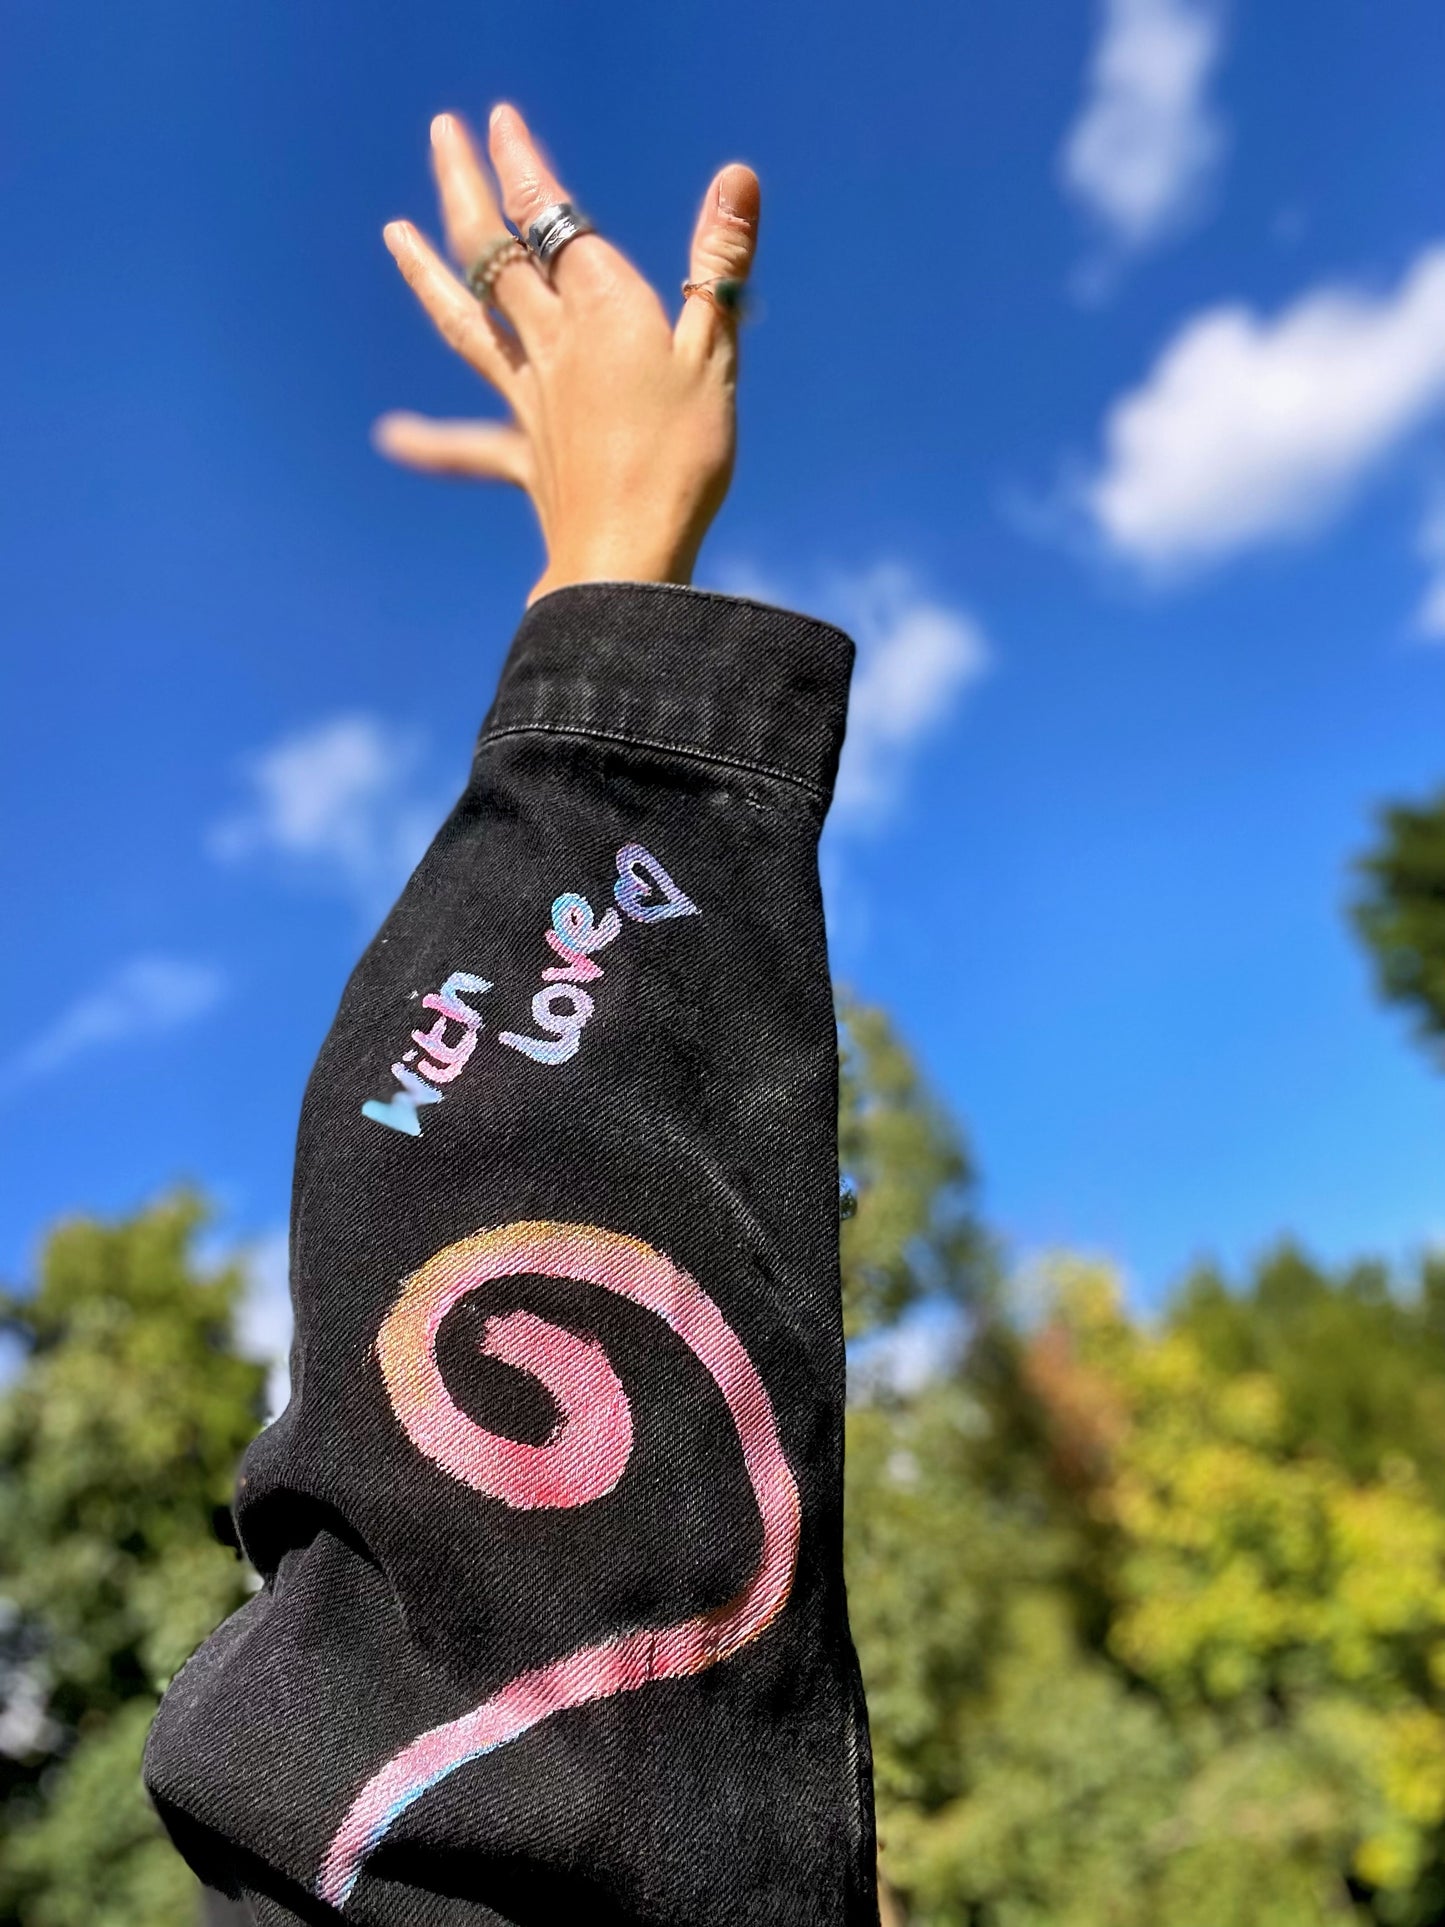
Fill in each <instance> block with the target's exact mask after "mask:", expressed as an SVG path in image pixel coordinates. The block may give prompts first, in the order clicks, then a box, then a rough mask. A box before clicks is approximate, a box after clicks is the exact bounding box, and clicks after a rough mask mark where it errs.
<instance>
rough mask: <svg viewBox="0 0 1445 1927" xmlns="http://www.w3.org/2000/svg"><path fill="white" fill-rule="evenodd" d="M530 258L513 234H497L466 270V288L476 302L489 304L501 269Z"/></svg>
mask: <svg viewBox="0 0 1445 1927" xmlns="http://www.w3.org/2000/svg"><path fill="white" fill-rule="evenodd" d="M531 258H532V257H531V255H530V254H529V253H528V252H527V248H526V246H525V244H524V243H523V242H521V241H519V240H518V239H517V237H516V235H515V234H499V235H497V236H496V237H495V238H494V239H493V240H491V241H488V243H487V245H486V246H485V247H484V248H483V249H482V251H481V253H480V254H479V255H478V256H477V258H476V260H475V261H474V262H473V263H472V265H471V267H470V268H469V269H468V270H467V286H468V287H469V288H470V289H471V291H472V293H473V294H474V295H475V296H476V297H477V299H478V301H480V302H483V303H484V304H485V303H490V302H491V300H492V290H493V288H494V287H495V286H496V282H497V276H498V275H499V274H500V273H501V272H502V269H503V268H507V267H510V266H511V264H512V263H513V261H530V260H531Z"/></svg>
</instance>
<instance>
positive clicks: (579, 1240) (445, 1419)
mask: <svg viewBox="0 0 1445 1927" xmlns="http://www.w3.org/2000/svg"><path fill="white" fill-rule="evenodd" d="M522 1274H531V1275H535V1276H541V1277H547V1278H559V1279H575V1280H578V1281H580V1282H582V1283H585V1284H592V1285H597V1286H599V1287H601V1288H602V1289H603V1290H605V1291H615V1292H617V1293H618V1294H619V1296H621V1297H623V1298H627V1299H629V1300H631V1302H632V1303H633V1304H636V1305H641V1306H643V1307H644V1308H645V1309H646V1310H648V1311H651V1312H655V1313H656V1314H657V1316H658V1317H659V1318H662V1319H665V1320H666V1322H667V1323H668V1324H669V1325H670V1326H671V1327H672V1329H673V1331H675V1332H676V1333H677V1335H678V1337H679V1338H681V1339H682V1340H683V1342H684V1343H685V1344H686V1345H687V1346H688V1347H689V1348H690V1349H691V1350H692V1352H693V1353H694V1354H695V1355H696V1357H697V1358H698V1359H699V1360H700V1361H701V1363H702V1364H703V1365H704V1366H706V1368H707V1370H708V1371H709V1373H711V1375H712V1378H713V1380H714V1382H715V1383H716V1385H717V1387H718V1390H719V1391H720V1392H721V1393H722V1395H723V1397H724V1399H725V1400H726V1401H727V1406H728V1410H729V1412H730V1413H731V1414H732V1418H733V1423H734V1425H736V1427H737V1432H738V1440H739V1442H740V1444H741V1446H742V1451H743V1462H744V1464H745V1465H746V1467H747V1472H748V1478H749V1480H750V1481H751V1484H752V1488H753V1494H754V1496H755V1498H756V1499H757V1503H758V1510H759V1512H760V1514H761V1515H762V1526H763V1543H762V1551H761V1554H760V1557H759V1559H758V1564H757V1567H756V1569H755V1570H754V1572H753V1574H752V1576H751V1578H750V1579H749V1580H748V1581H747V1583H746V1585H744V1586H743V1588H742V1590H741V1591H740V1592H738V1593H737V1594H736V1595H735V1596H734V1597H733V1598H732V1599H730V1600H728V1601H727V1602H726V1603H725V1604H724V1605H721V1606H717V1607H714V1608H713V1609H712V1610H711V1611H709V1612H704V1613H697V1614H695V1615H694V1616H693V1617H692V1618H690V1619H683V1620H679V1621H677V1622H676V1623H675V1624H674V1625H671V1626H661V1627H640V1628H636V1629H633V1630H630V1631H624V1632H619V1633H615V1634H613V1635H612V1637H611V1638H609V1639H605V1640H602V1641H601V1642H599V1643H598V1644H596V1645H592V1646H583V1647H580V1648H579V1649H578V1650H577V1651H576V1652H573V1653H568V1654H567V1655H566V1656H565V1657H563V1658H561V1659H556V1660H551V1661H549V1662H548V1663H547V1664H546V1665H543V1666H538V1667H534V1668H533V1669H532V1670H531V1671H529V1672H525V1673H519V1674H518V1675H517V1677H516V1678H515V1679H512V1680H509V1681H508V1682H507V1684H506V1685H505V1686H503V1687H501V1688H500V1689H499V1690H498V1691H497V1692H495V1693H493V1694H492V1695H491V1696H490V1698H488V1699H485V1700H483V1701H482V1703H481V1705H480V1706H477V1707H475V1708H473V1710H472V1711H471V1712H470V1713H464V1714H463V1715H462V1716H461V1717H460V1718H459V1719H455V1720H448V1721H446V1722H445V1723H444V1724H443V1725H441V1726H434V1727H431V1728H430V1729H429V1730H428V1731H427V1732H425V1733H422V1734H421V1735H419V1737H418V1738H416V1739H415V1740H413V1741H412V1742H411V1743H410V1745H408V1746H405V1747H403V1748H402V1750H401V1751H400V1752H399V1753H397V1754H395V1755H394V1756H393V1757H392V1758H391V1759H390V1760H388V1761H387V1763H386V1765H385V1766H383V1767H382V1768H381V1769H380V1770H379V1771H378V1772H377V1773H375V1774H373V1775H372V1777H371V1779H369V1780H368V1781H367V1783H366V1785H365V1786H364V1787H363V1788H362V1789H361V1791H360V1793H358V1794H357V1796H356V1798H355V1799H354V1800H353V1801H352V1803H351V1806H350V1808H349V1809H348V1811H347V1813H346V1817H345V1818H344V1819H343V1820H342V1822H341V1825H340V1826H339V1827H338V1828H337V1830H336V1833H335V1835H334V1837H333V1839H332V1841H331V1845H330V1847H329V1848H328V1849H327V1853H326V1858H325V1861H324V1862H323V1864H322V1868H321V1874H320V1877H319V1879H318V1880H317V1883H316V1891H317V1893H318V1894H319V1895H320V1897H321V1899H322V1900H324V1901H326V1902H327V1903H328V1904H330V1905H331V1906H334V1907H342V1906H344V1905H345V1903H346V1900H347V1897H348V1895H349V1894H350V1892H351V1890H352V1888H353V1887H354V1886H355V1884H356V1881H357V1878H358V1876H359V1874H360V1872H361V1868H362V1864H363V1862H364V1861H365V1859H366V1857H367V1855H368V1854H370V1853H371V1852H372V1851H373V1849H374V1848H375V1847H376V1846H377V1845H378V1844H379V1843H380V1842H381V1840H382V1839H383V1838H384V1837H385V1835H386V1833H387V1832H388V1830H389V1829H390V1827H391V1825H392V1823H393V1821H394V1820H396V1818H397V1817H398V1815H400V1814H401V1813H403V1812H405V1810H406V1809H407V1808H408V1807H409V1806H411V1805H412V1803H413V1802H414V1801H416V1800H418V1799H420V1797H421V1796H422V1794H424V1793H425V1792H426V1791H427V1790H428V1789H429V1788H431V1787H434V1786H435V1785H436V1784H437V1782H438V1781H439V1780H442V1779H444V1778H445V1777H446V1775H447V1774H449V1773H451V1772H454V1771H455V1769H456V1768H457V1767H459V1766H463V1765H465V1764H466V1762H467V1761H468V1760H475V1759H478V1758H480V1757H481V1755H482V1754H484V1753H491V1752H494V1751H495V1750H496V1749H497V1748H498V1747H500V1746H505V1745H506V1744H507V1742H508V1741H509V1740H515V1739H517V1738H518V1737H519V1736H520V1735H521V1734H523V1733H525V1732H526V1731H527V1730H528V1729H529V1728H530V1727H533V1726H536V1725H538V1724H539V1723H540V1722H541V1721H542V1720H545V1719H548V1718H550V1717H551V1716H552V1714H554V1713H560V1712H562V1711H563V1710H564V1709H566V1708H567V1707H573V1706H582V1705H585V1704H586V1703H587V1702H588V1701H589V1700H602V1699H608V1698H611V1697H612V1696H613V1695H614V1694H617V1693H627V1692H631V1691H632V1690H633V1689H634V1688H636V1687H639V1686H646V1685H647V1684H648V1683H649V1681H652V1680H659V1679H681V1678H683V1677H685V1676H686V1675H688V1674H690V1673H700V1672H703V1671H705V1670H706V1668H707V1667H709V1666H715V1665H717V1664H718V1662H719V1661H720V1660H724V1659H727V1658H728V1657H729V1656H730V1655H731V1654H733V1653H735V1652H736V1651H737V1650H738V1648H739V1647H740V1646H744V1645H746V1644H747V1643H748V1641H749V1640H752V1639H756V1638H757V1636H758V1635H759V1633H761V1632H762V1631H763V1630H764V1628H765V1627H767V1626H768V1625H770V1624H771V1622H772V1621H773V1620H774V1619H775V1618H776V1617H777V1615H778V1613H779V1612H780V1611H781V1610H782V1608H783V1605H784V1603H785V1602H786V1600H787V1597H788V1592H789V1590H790V1588H791V1586H792V1583H793V1572H794V1569H795V1567H796V1564H797V1557H798V1533H799V1527H800V1522H801V1506H800V1502H799V1498H798V1488H797V1483H796V1481H795V1480H794V1478H793V1475H792V1472H791V1470H790V1469H789V1466H788V1463H787V1460H786V1459H785V1458H784V1456H783V1447H782V1441H781V1440H780V1439H779V1437H778V1427H777V1420H776V1418H775V1417H774V1414H773V1407H772V1402H771V1400H770V1399H769V1397H768V1393H767V1388H766V1387H765V1386H764V1384H763V1382H762V1379H761V1378H760V1377H759V1376H758V1372H757V1368H756V1366H755V1365H754V1364H753V1362H752V1359H751V1358H750V1357H749V1356H748V1354H747V1351H746V1349H745V1348H744V1346H743V1344H742V1342H741V1340H740V1339H739V1338H738V1336H737V1334H736V1333H735V1332H734V1331H733V1329H732V1327H731V1326H730V1325H729V1324H728V1322H727V1320H726V1319H725V1318H724V1317H723V1315H722V1313H721V1312H720V1311H719V1310H718V1308H717V1306H716V1305H715V1304H714V1303H713V1301H712V1299H711V1298H709V1297H708V1295H707V1293H706V1292H705V1291H704V1290H703V1289H702V1287H701V1285H699V1284H698V1282H697V1280H696V1279H695V1278H692V1277H690V1276H689V1275H688V1273H687V1272H685V1271H683V1270H682V1269H681V1268H680V1267H679V1266H677V1265H675V1264H673V1262H672V1261H671V1259H670V1258H666V1257H664V1256H663V1254H662V1253H661V1252H660V1251H655V1250H654V1249H653V1248H652V1246H651V1245H647V1244H644V1243H643V1242H642V1240H641V1239H640V1238H630V1237H627V1236H625V1235H624V1234H623V1233H622V1232H618V1231H604V1230H601V1229H600V1228H598V1227H597V1226H595V1225H578V1224H548V1223H523V1224H509V1225H501V1226H499V1227H498V1228H497V1229H495V1230H493V1231H483V1232H480V1233H478V1234H477V1235H476V1236H475V1237H471V1238H463V1239H461V1240H460V1241H459V1242H458V1243H457V1244H454V1245H448V1246H447V1247H446V1248H445V1250H443V1251H439V1252H438V1253H437V1254H436V1256H435V1257H434V1258H431V1259H429V1260H428V1262H427V1263H426V1264H424V1265H423V1266H422V1267H421V1269H420V1270H419V1271H416V1272H413V1274H412V1275H411V1277H409V1278H408V1279H407V1280H406V1281H405V1283H404V1284H403V1286H402V1289H401V1294H400V1296H399V1297H398V1298H397V1301H396V1303H395V1304H394V1305H393V1306H392V1308H391V1310H390V1311H389V1312H388V1313H387V1315H386V1318H385V1319H384V1320H383V1322H382V1326H381V1330H380V1332H379V1334H378V1336H377V1343H376V1349H377V1356H378V1358H379V1360H380V1362H381V1370H382V1377H383V1379H384V1380H385V1383H386V1389H387V1394H388V1396H389V1398H390V1399H391V1403H392V1409H393V1410H394V1411H395V1413H396V1416H397V1419H398V1420H399V1422H400V1423H401V1425H402V1427H403V1429H404V1430H405V1432H406V1434H407V1436H408V1437H409V1438H410V1439H411V1441H412V1443H413V1444H414V1445H415V1446H416V1447H417V1449H418V1450H419V1451H421V1452H423V1453H425V1455H426V1456H427V1457H428V1458H429V1459H432V1460H433V1461H434V1462H435V1463H436V1464H438V1465H440V1466H442V1467H443V1468H444V1469H445V1470H446V1471H447V1472H449V1473H450V1474H451V1475H452V1476H453V1477H454V1478H457V1479H461V1480H463V1481H464V1482H465V1483H466V1484H468V1485H470V1486H473V1487H474V1488H475V1489H476V1490H477V1491H480V1492H485V1493H487V1494H488V1495H489V1496H491V1497H493V1498H498V1499H501V1500H502V1501H503V1502H504V1503H505V1504H507V1505H512V1506H519V1507H538V1506H574V1505H585V1504H586V1503H587V1502H588V1501H589V1500H591V1499H596V1498H601V1497H602V1496H603V1495H604V1494H605V1493H607V1492H610V1491H611V1490H612V1488H613V1487H614V1486H615V1485H616V1484H617V1481H618V1480H619V1479H620V1478H621V1476H622V1473H623V1471H624V1469H625V1467H626V1465H627V1460H628V1457H629V1455H630V1453H631V1450H632V1414H631V1410H630V1408H629V1406H628V1402H627V1395H626V1393H625V1391H624V1390H623V1388H622V1385H621V1383H620V1381H619V1379H618V1377H617V1374H616V1373H615V1372H614V1371H613V1369H612V1367H611V1365H610V1363H609V1362H608V1360H607V1356H606V1353H605V1352H604V1351H603V1349H602V1347H601V1346H600V1345H598V1344H596V1343H595V1342H594V1341H592V1340H589V1339H584V1338H580V1337H578V1336H577V1334H576V1333H574V1332H569V1331H565V1330H564V1329H563V1328H562V1327H561V1326H558V1325H553V1324H551V1323H550V1322H549V1321H547V1320H546V1319H542V1318H537V1317H535V1316H534V1315H533V1314H532V1313H530V1312H520V1311H519V1312H511V1313H509V1314H507V1315H506V1316H505V1317H501V1318H496V1319H492V1320H489V1321H488V1323H487V1325H486V1327H485V1329H484V1334H483V1340H482V1350H483V1352H484V1353H486V1354H487V1355H488V1356H490V1357H494V1358H499V1359H502V1360H504V1361H505V1362H506V1363H508V1364H511V1365H514V1366H516V1367H517V1368H519V1369H520V1370H523V1371H527V1372H530V1373H532V1374H533V1376H535V1377H536V1378H538V1379H539V1380H540V1381H541V1383H542V1384H543V1385H544V1386H545V1387H546V1388H547V1390H548V1392H549V1393H550V1394H551V1396H552V1398H553V1399H554V1400H555V1402H556V1404H557V1406H558V1411H559V1418H558V1421H557V1424H556V1426H555V1428H554V1430H553V1434H552V1437H551V1438H550V1439H549V1440H548V1441H547V1443H546V1444H545V1445H524V1444H520V1443H518V1442H517V1441H516V1440H513V1439H506V1438H501V1437H499V1436H498V1435H497V1434H495V1433H492V1432H488V1431H486V1430H485V1429H484V1428H483V1427H482V1426H479V1425H477V1424H476V1423H475V1422H474V1421H473V1420H472V1419H470V1418H468V1417H467V1416H466V1414H465V1413H463V1412H461V1411H460V1410H459V1409H458V1408H457V1406H456V1405H454V1404H453V1402H452V1399H451V1397H450V1395H449V1394H448V1392H447V1390H446V1387H445V1385H444V1384H443V1383H442V1377H441V1373H440V1371H439V1369H438V1367H437V1362H436V1338H437V1332H438V1329H439V1328H440V1326H441V1322H442V1320H443V1319H444V1318H445V1317H446V1315H447V1313H448V1312H449V1311H450V1310H451V1308H452V1306H453V1305H455V1304H456V1303H457V1302H458V1300H459V1299H461V1298H463V1297H465V1296H466V1294H467V1293H468V1292H471V1291H474V1290H476V1288H477V1287H478V1286H479V1285H482V1284H485V1283H486V1282H487V1281H488V1280H490V1279H494V1278H505V1277H515V1276H518V1275H522Z"/></svg>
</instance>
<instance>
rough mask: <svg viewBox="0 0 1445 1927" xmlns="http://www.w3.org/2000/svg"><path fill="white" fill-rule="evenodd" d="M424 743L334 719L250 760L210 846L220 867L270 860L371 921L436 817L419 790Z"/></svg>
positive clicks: (376, 724)
mask: <svg viewBox="0 0 1445 1927" xmlns="http://www.w3.org/2000/svg"><path fill="white" fill-rule="evenodd" d="M421 748H422V746H421V744H420V742H419V740H418V739H417V738H416V737H415V736H414V735H412V734H409V733H408V732H406V731H404V730H400V729H397V728H395V727H393V726H392V725H390V724H388V723H386V722H384V721H382V720H381V719H380V718H378V717H375V716H368V715H346V716H334V717H331V718H329V719H328V720H327V721H325V722H322V723H318V724H316V725H315V726H314V727H312V728H310V729H305V730H300V731H297V732H295V733H293V734H291V735H288V736H284V737H282V738H281V739H280V741H279V742H276V743H274V744H272V745H271V747H270V748H268V749H264V750H262V751H260V752H259V753H257V754H256V755H254V756H252V757H250V758H248V759H247V761H246V762H245V764H244V765H243V768H242V775H243V779H244V782H245V785H246V788H247V790H248V791H249V796H248V799H247V801H246V803H245V804H244V805H243V806H242V807H241V808H239V809H237V810H235V811H234V812H232V813H231V814H230V815H228V816H226V817H224V818H222V819H221V821H219V822H218V823H215V824H214V825H213V826H212V828H211V830H210V833H209V836H208V838H207V846H208V848H209V849H210V851H211V854H212V855H213V856H215V857H217V858H219V859H221V860H222V861H224V862H241V861H245V860H248V859H254V858H258V857H271V858H277V859H280V860H282V861H284V862H285V863H287V864H288V865H289V866H291V867H292V868H293V869H294V870H295V871H296V873H297V874H298V875H300V876H302V877H304V878H307V879H309V880H312V881H314V882H317V883H319V884H321V885H323V886H324V887H326V888H329V889H333V890H337V891H339V892H341V893H342V894H343V895H346V896H349V897H351V898H352V899H353V901H355V902H356V903H357V904H358V905H359V907H360V908H361V909H362V910H363V911H364V912H365V913H366V914H368V915H369V914H372V913H373V912H375V911H376V910H377V909H378V908H380V907H383V906H384V905H385V904H386V903H387V902H389V901H390V899H391V898H392V897H393V896H394V895H395V893H396V891H397V890H398V889H399V888H400V886H401V884H402V883H403V882H404V881H405V880H406V878H407V876H408V875H409V874H410V872H411V870H412V869H413V868H414V867H415V865H416V862H417V859H418V858H419V857H420V856H421V854H422V852H423V851H424V850H425V848H426V846H427V843H428V841H429V840H430V838H431V835H432V833H433V832H434V830H435V829H436V826H437V823H438V821H439V820H440V816H441V806H440V804H439V802H438V801H437V800H436V799H435V798H428V797H426V796H425V795H423V794H422V792H421V790H420V788H419V784H418V766H419V764H420V761H421Z"/></svg>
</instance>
